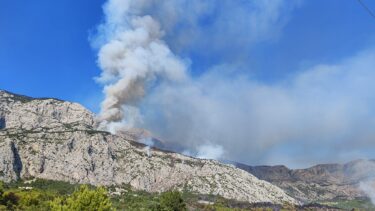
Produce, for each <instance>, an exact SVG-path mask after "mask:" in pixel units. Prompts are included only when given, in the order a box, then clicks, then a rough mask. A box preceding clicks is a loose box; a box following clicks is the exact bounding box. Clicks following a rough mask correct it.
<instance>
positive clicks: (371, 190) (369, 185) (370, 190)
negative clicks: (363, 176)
mask: <svg viewBox="0 0 375 211" xmlns="http://www.w3.org/2000/svg"><path fill="white" fill-rule="evenodd" d="M359 188H360V189H361V190H362V191H363V192H364V193H365V194H366V195H367V196H368V197H369V198H370V199H371V202H372V203H373V204H375V180H368V181H364V182H361V183H360V185H359Z"/></svg>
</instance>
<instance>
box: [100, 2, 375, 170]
mask: <svg viewBox="0 0 375 211" xmlns="http://www.w3.org/2000/svg"><path fill="white" fill-rule="evenodd" d="M220 2H221V4H220V6H219V5H218V4H217V1H214V0H205V1H202V0H196V1H194V0H180V1H175V0H165V1H156V0H141V1H139V0H138V1H136V0H134V1H131V0H110V1H108V2H107V4H106V5H105V7H104V10H105V15H106V19H105V22H104V23H103V24H102V25H101V26H100V27H99V34H98V36H97V39H96V40H95V43H96V44H97V45H98V46H99V47H100V52H99V64H100V66H101V68H102V69H103V72H102V75H101V76H100V77H99V79H98V81H100V82H101V83H102V84H104V85H105V90H104V92H105V95H106V99H105V101H104V102H103V104H102V111H101V113H100V115H99V116H100V119H101V120H102V125H101V126H102V127H103V128H104V129H107V130H110V131H112V132H115V131H116V130H117V129H120V128H122V127H132V126H135V127H141V128H146V129H148V130H150V131H151V132H152V133H154V134H155V135H156V136H157V137H158V138H161V139H162V140H163V141H166V144H167V145H168V146H169V147H172V148H173V147H176V146H177V147H176V148H178V149H179V150H181V151H184V152H186V153H187V154H190V155H194V156H198V157H209V158H221V159H228V160H235V161H240V162H245V163H250V164H287V165H289V166H291V167H306V166H308V165H312V164H316V163H326V162H339V161H349V160H352V159H357V158H361V157H370V156H371V154H372V152H371V151H369V148H371V147H373V146H374V143H373V140H374V138H375V134H374V132H373V128H374V127H375V121H374V119H375V114H374V111H373V109H372V108H374V107H375V106H374V99H375V96H374V94H373V93H372V92H371V91H369V90H372V89H374V88H375V87H374V85H373V82H372V81H373V80H375V74H374V73H373V71H372V70H373V67H374V66H375V51H374V50H372V49H369V50H367V51H363V52H362V53H359V54H358V55H353V56H352V57H348V58H346V59H344V60H342V61H340V62H337V63H336V64H329V65H326V64H322V65H320V64H319V65H316V66H313V67H311V68H308V69H306V70H304V71H300V72H299V73H296V74H295V75H291V76H290V77H289V78H286V79H284V80H280V81H278V82H275V83H271V84H270V83H263V82H262V81H259V80H256V79H254V78H251V77H249V74H246V73H243V72H236V71H235V69H236V67H237V65H238V63H241V62H242V58H244V57H243V54H247V53H248V51H246V49H247V48H251V46H252V45H253V44H254V43H257V42H263V41H264V40H267V39H271V40H272V39H275V37H273V36H272V35H275V36H276V37H277V34H278V33H280V31H281V30H282V26H283V25H285V23H286V22H287V20H288V19H289V15H288V14H289V13H290V11H291V10H292V9H293V8H295V6H296V4H290V2H291V1H276V0H275V1H274V0H272V1H232V0H223V1H220ZM238 2H247V3H248V4H251V5H250V6H249V7H247V8H246V9H243V7H242V5H239V4H238ZM213 11H215V12H213ZM218 11H219V12H218ZM214 13H215V14H216V15H212V14H214ZM207 14H209V15H208V16H209V17H210V18H208V19H210V21H211V22H210V23H203V27H202V26H201V25H200V24H199V22H200V21H201V19H202V17H206V16H207ZM202 46H203V47H202ZM187 49H199V50H201V51H202V52H203V53H202V52H198V53H202V54H207V55H208V57H209V55H214V56H215V57H217V58H218V63H217V64H216V65H214V66H212V67H210V68H208V69H205V71H203V73H201V74H200V75H198V76H195V75H193V74H191V73H190V72H193V70H191V66H190V65H189V64H191V63H192V64H194V60H193V58H192V61H190V60H189V58H182V57H179V56H177V54H174V53H173V52H178V53H179V55H186V54H185V53H184V52H185V51H187ZM193 53H196V52H195V51H194V50H193ZM210 58H211V57H210Z"/></svg>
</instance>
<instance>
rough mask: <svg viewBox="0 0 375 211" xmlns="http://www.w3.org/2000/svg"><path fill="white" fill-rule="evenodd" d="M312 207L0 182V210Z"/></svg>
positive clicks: (359, 204) (364, 204)
mask: <svg viewBox="0 0 375 211" xmlns="http://www.w3.org/2000/svg"><path fill="white" fill-rule="evenodd" d="M321 204H325V205H328V206H330V207H337V208H341V209H343V210H351V209H352V208H358V210H375V209H374V207H373V206H372V205H371V203H370V202H369V200H367V199H358V200H352V201H345V200H337V201H331V202H323V203H321ZM315 206H320V205H309V206H304V207H294V206H292V205H287V204H285V205H284V206H281V205H273V204H249V203H246V202H238V201H233V200H227V199H224V198H222V197H219V196H214V195H204V196H202V195H196V194H192V193H188V192H184V193H180V192H178V191H168V192H165V193H161V194H156V193H154V194H151V193H147V192H144V191H134V190H132V189H131V188H130V187H129V186H127V185H124V186H123V187H121V188H118V187H117V188H116V187H108V188H103V187H93V186H89V185H76V184H70V183H67V182H59V181H49V180H40V179H34V180H31V181H18V182H13V183H8V184H4V183H2V182H0V211H1V210H27V211H34V210H35V211H36V210H38V211H39V210H41V211H43V210H46V211H47V210H51V211H65V210H73V211H74V210H77V211H78V210H83V211H85V210H90V211H91V210H92V211H95V210H97V211H109V210H136V211H137V210H151V211H185V210H204V211H233V210H235V211H241V210H253V211H271V210H281V211H287V210H288V211H289V210H316V207H315Z"/></svg>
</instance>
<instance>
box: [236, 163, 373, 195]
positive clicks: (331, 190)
mask: <svg viewBox="0 0 375 211" xmlns="http://www.w3.org/2000/svg"><path fill="white" fill-rule="evenodd" d="M236 166H237V167H239V168H241V169H243V170H245V171H248V172H249V173H251V174H253V175H254V176H256V177H258V178H259V179H262V180H266V181H269V182H271V183H272V184H274V185H277V186H278V187H280V188H282V189H284V190H285V191H286V192H287V193H289V194H290V195H291V196H293V197H295V198H297V199H299V200H301V201H305V202H311V201H324V200H331V199H337V198H342V199H354V198H357V197H365V196H366V195H365V193H364V192H363V191H362V190H361V188H360V183H361V182H367V181H369V180H373V179H374V177H375V161H374V160H356V161H352V162H349V163H346V164H322V165H316V166H313V167H311V168H307V169H296V170H292V169H288V168H287V167H285V166H247V165H244V164H236Z"/></svg>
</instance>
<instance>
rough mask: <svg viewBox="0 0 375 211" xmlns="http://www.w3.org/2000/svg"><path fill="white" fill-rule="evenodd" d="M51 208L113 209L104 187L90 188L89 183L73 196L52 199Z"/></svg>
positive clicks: (76, 210)
mask: <svg viewBox="0 0 375 211" xmlns="http://www.w3.org/2000/svg"><path fill="white" fill-rule="evenodd" d="M51 210H56V211H65V210H67V211H68V210H69V211H70V210H72V211H109V210H113V209H112V204H111V201H110V199H109V197H108V195H107V191H106V190H105V189H104V188H97V189H94V190H90V189H89V187H88V186H87V185H82V186H80V188H79V189H78V190H77V191H75V192H74V193H73V194H72V195H71V196H69V197H67V198H65V199H63V198H61V197H59V198H56V199H55V200H54V201H52V202H51Z"/></svg>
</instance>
